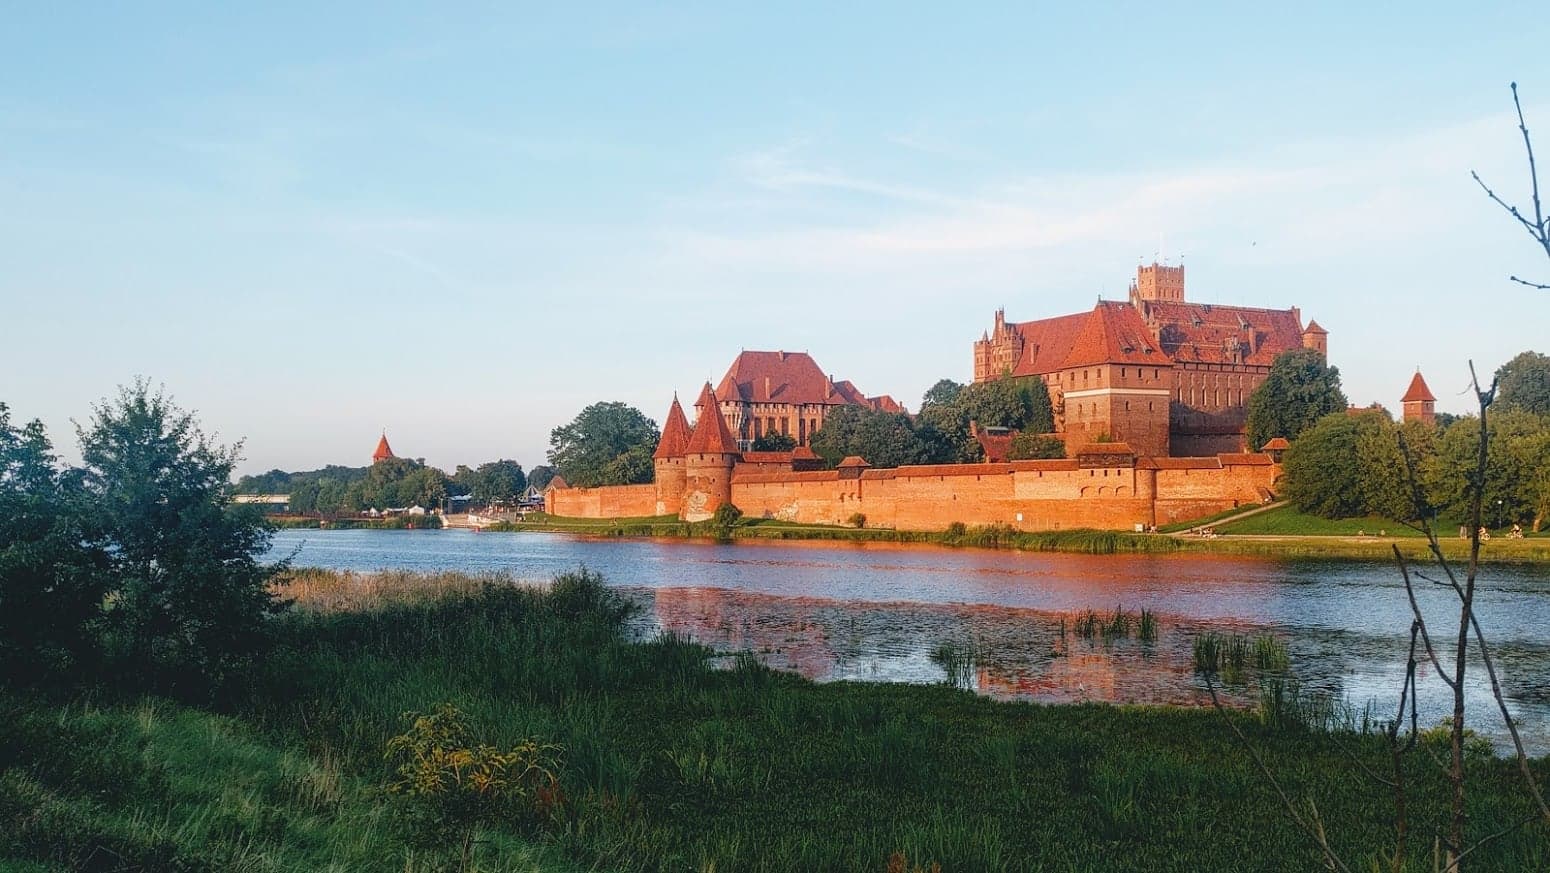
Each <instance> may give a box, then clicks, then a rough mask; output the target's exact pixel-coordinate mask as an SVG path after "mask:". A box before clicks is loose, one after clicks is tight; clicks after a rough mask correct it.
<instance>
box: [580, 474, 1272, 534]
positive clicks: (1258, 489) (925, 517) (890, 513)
mask: <svg viewBox="0 0 1550 873" xmlns="http://www.w3.org/2000/svg"><path fill="white" fill-rule="evenodd" d="M1159 464H1162V465H1164V468H1162V469H1158V468H1157V465H1159ZM1279 472H1280V467H1278V466H1275V465H1272V464H1270V463H1269V458H1268V457H1267V456H1264V455H1224V456H1221V457H1217V458H1194V459H1157V461H1155V462H1153V461H1150V460H1149V459H1142V460H1141V461H1139V462H1138V463H1137V464H1136V465H1134V466H1123V467H1107V468H1091V469H1089V468H1083V467H1079V466H1078V465H1077V462H1076V461H1074V460H1051V461H1013V462H1010V463H1004V464H951V465H942V466H915V467H900V468H898V469H892V470H867V471H866V472H864V473H863V474H862V475H861V476H860V478H843V477H842V476H841V475H840V474H839V473H838V472H836V471H833V470H824V471H816V472H800V473H798V472H749V471H739V472H737V473H736V474H735V475H733V477H732V481H731V500H732V503H733V504H734V505H735V506H737V507H738V508H739V509H741V510H742V511H743V512H744V513H745V514H746V515H749V516H752V517H755V518H779V519H783V520H787V521H795V522H805V523H810V524H847V523H848V522H849V520H850V518H851V516H852V515H854V514H855V513H858V512H859V513H861V514H863V515H865V516H866V523H867V526H868V527H882V528H897V529H900V530H924V531H935V530H942V529H944V528H946V527H947V526H948V525H949V524H952V523H953V522H963V523H964V524H970V525H983V524H1008V525H1011V526H1013V527H1016V528H1019V529H1022V530H1030V531H1032V530H1062V529H1066V530H1069V529H1073V528H1098V529H1108V530H1132V529H1134V527H1135V525H1138V524H1141V525H1148V524H1159V525H1161V524H1169V523H1171V522H1175V521H1181V520H1185V519H1190V518H1199V517H1201V516H1205V515H1210V514H1213V513H1216V512H1220V511H1222V510H1225V509H1231V508H1233V507H1236V506H1242V505H1253V504H1257V503H1259V502H1261V501H1262V500H1263V499H1264V497H1265V495H1266V494H1267V493H1269V492H1270V491H1271V490H1272V489H1273V487H1274V484H1275V477H1276V475H1278V474H1279ZM694 490H695V489H694V487H693V484H692V482H691V487H690V491H691V492H692V491H694ZM656 507H657V497H656V494H655V491H654V487H653V486H650V485H629V486H620V487H618V488H591V489H561V490H555V491H552V492H550V512H552V513H553V514H555V515H562V516H575V517H582V518H612V517H620V516H632V515H650V514H652V511H653V510H654V509H655V508H656ZM685 511H686V512H688V511H689V507H688V506H687V505H686V507H685ZM696 514H698V513H696Z"/></svg>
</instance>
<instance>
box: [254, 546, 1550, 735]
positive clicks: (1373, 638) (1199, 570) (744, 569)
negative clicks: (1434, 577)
mask: <svg viewBox="0 0 1550 873" xmlns="http://www.w3.org/2000/svg"><path fill="white" fill-rule="evenodd" d="M298 546H299V547H300V552H299V553H298V555H297V558H296V561H297V563H298V564H300V565H307V566H322V567H332V568H337V569H351V570H362V571H369V570H376V569H384V568H398V569H415V570H446V569H454V570H465V571H473V572H481V571H497V572H508V573H513V574H515V575H517V576H519V577H524V578H533V579H542V578H547V577H550V576H552V575H554V574H555V573H558V572H563V571H565V570H570V569H574V568H576V567H577V566H581V565H585V566H587V567H589V568H591V569H594V570H597V571H599V572H601V573H602V574H603V575H604V576H605V577H607V579H608V580H609V581H610V582H612V583H613V584H616V585H619V586H621V587H622V588H625V589H628V590H629V592H630V594H631V596H633V597H636V598H638V599H640V600H641V601H642V602H643V603H644V604H645V605H646V606H647V609H645V610H644V611H643V614H642V618H641V622H642V624H641V626H640V628H639V629H640V630H641V632H643V633H654V632H656V631H659V630H673V631H675V632H678V633H682V634H685V635H687V636H690V637H693V638H695V639H698V640H701V641H703V642H706V643H708V644H711V645H714V646H716V647H718V648H721V649H724V650H727V651H751V652H753V653H755V654H756V655H757V656H758V657H760V658H761V659H762V660H764V661H766V662H767V663H769V664H771V665H773V666H777V667H781V668H784V669H791V670H796V671H798V672H800V673H802V674H803V675H806V676H809V677H812V678H815V679H820V680H832V679H857V680H877V681H902V682H934V681H940V680H941V679H942V678H943V676H944V671H943V669H942V667H940V666H939V665H938V664H936V663H935V662H933V661H932V660H931V658H930V654H931V652H932V650H933V649H935V648H936V647H937V646H938V645H939V644H941V643H943V642H953V643H955V644H958V645H964V644H967V643H969V642H972V643H973V645H974V647H975V649H976V650H977V651H978V652H979V653H980V658H979V660H978V662H977V664H976V670H975V672H974V679H973V684H974V686H975V687H976V688H977V689H978V690H980V691H981V692H983V693H987V694H991V695H994V696H998V697H1006V698H1019V699H1034V700H1045V701H1074V700H1100V701H1114V702H1134V703H1182V704H1198V703H1200V702H1202V701H1203V699H1204V698H1203V691H1202V690H1201V689H1200V687H1199V685H1198V683H1197V682H1196V681H1195V679H1194V676H1193V673H1192V670H1191V665H1192V647H1193V639H1194V637H1195V636H1196V635H1197V634H1199V633H1201V632H1204V631H1207V630H1218V631H1230V632H1235V633H1253V634H1257V633H1273V634H1275V635H1276V636H1278V637H1280V638H1281V639H1283V640H1284V641H1285V642H1286V643H1287V645H1288V647H1289V649H1290V652H1291V656H1292V664H1293V673H1294V675H1295V676H1296V677H1297V678H1298V679H1299V680H1300V681H1301V682H1303V683H1304V684H1305V685H1306V686H1308V687H1310V688H1316V689H1319V690H1322V691H1326V692H1329V693H1332V694H1337V695H1342V696H1344V697H1345V698H1346V699H1347V700H1349V701H1351V702H1352V703H1354V704H1355V705H1357V706H1358V707H1360V706H1363V705H1366V704H1367V703H1368V702H1369V701H1373V702H1374V707H1375V710H1374V711H1375V712H1379V713H1387V712H1388V711H1389V710H1390V708H1391V707H1392V705H1393V697H1394V693H1395V689H1397V687H1398V682H1399V681H1400V678H1401V677H1402V675H1403V670H1404V655H1405V646H1406V643H1407V638H1408V637H1407V635H1408V628H1409V622H1410V613H1409V607H1408V604H1407V603H1406V599H1405V593H1404V587H1403V585H1402V583H1401V581H1400V580H1399V578H1398V576H1397V574H1396V573H1395V571H1394V569H1393V568H1392V567H1391V566H1389V565H1387V564H1383V563H1372V562H1351V561H1335V562H1332V561H1318V562H1309V561H1276V560H1269V559H1259V558H1233V557H1215V556H1201V555H1103V556H1090V555H1063V554H1043V553H1021V552H996V551H984V550H972V549H965V550H951V549H942V548H937V547H930V546H916V547H910V546H906V547H900V546H897V545H879V544H857V543H779V544H757V543H737V544H715V543H708V542H685V541H676V540H668V541H650V540H615V539H606V540H599V539H586V538H577V537H568V536H562V535H549V534H474V533H472V532H468V531H329V532H319V531H286V532H282V533H281V534H280V535H279V536H278V537H277V538H276V543H275V552H274V553H275V554H276V556H283V555H285V554H289V553H290V552H291V551H292V550H293V549H295V548H297V547H298ZM1417 594H1418V596H1419V599H1420V600H1421V603H1422V608H1423V611H1425V612H1426V613H1427V615H1428V617H1429V619H1433V622H1434V623H1433V626H1434V628H1442V627H1444V626H1445V622H1444V618H1443V617H1444V616H1446V615H1447V614H1448V610H1449V608H1450V601H1451V600H1452V594H1451V592H1449V591H1446V590H1443V589H1440V588H1437V587H1434V586H1430V585H1426V584H1424V583H1422V584H1421V585H1420V587H1419V589H1418V591H1417ZM1116 606H1123V607H1124V608H1125V609H1126V610H1127V611H1130V612H1136V611H1138V610H1140V609H1141V608H1143V607H1144V608H1147V609H1150V610H1152V611H1154V612H1155V613H1157V614H1158V616H1159V618H1160V620H1161V628H1162V629H1161V632H1160V634H1159V637H1158V639H1157V640H1156V641H1155V642H1151V643H1141V642H1139V641H1137V640H1134V639H1131V640H1123V641H1115V642H1112V643H1109V644H1105V643H1103V642H1102V641H1100V640H1081V639H1078V638H1076V637H1075V636H1074V634H1072V632H1071V623H1072V618H1073V617H1074V616H1075V615H1076V614H1079V613H1081V612H1083V611H1086V610H1088V609H1092V610H1095V611H1097V612H1099V613H1105V612H1111V611H1112V610H1113V609H1114V608H1115V607H1116ZM1477 607H1478V611H1479V615H1480V620H1481V622H1482V624H1483V625H1484V627H1485V628H1486V629H1487V633H1488V634H1489V635H1490V639H1491V641H1492V644H1493V648H1494V650H1495V652H1496V654H1497V662H1498V664H1497V666H1498V670H1499V671H1500V672H1501V673H1502V675H1503V683H1504V685H1505V687H1506V688H1507V689H1508V693H1509V697H1510V703H1511V705H1512V707H1513V709H1514V711H1515V712H1516V713H1517V715H1518V717H1519V718H1520V719H1521V720H1522V722H1523V727H1524V729H1526V730H1529V731H1530V736H1528V737H1526V739H1528V740H1530V741H1531V742H1532V744H1533V745H1534V747H1535V748H1536V749H1537V750H1538V751H1539V752H1540V753H1544V752H1550V581H1547V580H1546V578H1545V575H1544V574H1543V573H1539V572H1536V571H1531V570H1526V569H1520V568H1490V569H1489V570H1488V571H1487V572H1486V574H1485V577H1484V579H1483V587H1482V589H1481V592H1480V594H1479V596H1478V600H1477ZM1453 615H1454V616H1455V619H1454V620H1455V621H1456V615H1457V612H1456V609H1455V610H1454V611H1453ZM1062 619H1064V620H1065V623H1066V626H1067V634H1066V637H1065V638H1064V639H1062V638H1061V636H1060V633H1059V627H1060V623H1061V621H1062ZM1434 633H1435V634H1438V635H1440V636H1447V635H1449V634H1447V633H1444V632H1442V631H1440V630H1439V631H1434ZM1473 675H1474V676H1475V677H1477V678H1478V681H1477V682H1475V683H1472V684H1471V686H1470V687H1469V689H1468V691H1469V695H1468V696H1469V705H1470V710H1471V713H1472V718H1473V720H1474V721H1475V722H1476V723H1477V724H1479V725H1480V727H1481V729H1482V732H1487V733H1491V734H1492V735H1493V736H1495V737H1496V738H1497V739H1498V740H1500V739H1502V738H1504V731H1503V730H1502V729H1501V727H1500V718H1499V716H1496V715H1495V710H1494V702H1493V701H1492V700H1491V698H1490V688H1489V685H1488V684H1487V682H1486V681H1485V678H1484V673H1483V670H1481V669H1478V668H1476V669H1475V670H1474V671H1473ZM1421 685H1422V692H1423V694H1422V698H1421V702H1422V707H1423V708H1422V717H1423V720H1424V721H1426V722H1427V723H1429V724H1430V723H1435V722H1437V721H1438V720H1439V719H1441V718H1442V717H1443V715H1444V714H1445V713H1446V711H1447V709H1448V708H1449V707H1448V706H1447V705H1446V703H1445V700H1444V694H1443V692H1445V691H1446V689H1445V688H1443V686H1442V684H1441V683H1440V682H1437V681H1431V682H1426V681H1424V680H1423V681H1422V683H1421ZM1236 696H1237V697H1238V698H1239V699H1240V700H1241V699H1245V698H1246V692H1244V693H1239V694H1237V695H1236Z"/></svg>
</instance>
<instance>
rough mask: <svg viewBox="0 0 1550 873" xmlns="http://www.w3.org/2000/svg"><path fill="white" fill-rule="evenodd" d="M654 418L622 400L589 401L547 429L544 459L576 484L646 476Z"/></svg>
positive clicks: (627, 480)
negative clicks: (568, 419)
mask: <svg viewBox="0 0 1550 873" xmlns="http://www.w3.org/2000/svg"><path fill="white" fill-rule="evenodd" d="M660 436H661V434H660V433H659V432H658V430H657V425H656V422H654V421H652V420H651V419H649V418H647V417H646V415H645V414H644V413H642V412H641V411H640V410H638V409H636V408H634V407H633V406H629V405H627V404H624V403H617V402H613V403H594V404H592V405H591V406H588V407H587V408H586V409H583V410H581V412H580V414H578V415H577V416H576V418H575V420H574V421H572V422H571V423H570V424H566V425H562V426H560V427H557V428H555V429H554V431H553V432H552V433H550V435H549V463H550V464H553V465H554V467H555V469H556V470H557V471H558V472H559V474H560V475H561V476H564V477H565V481H566V482H568V483H569V484H571V485H573V486H577V487H582V488H592V487H596V486H598V485H635V484H641V483H645V482H650V481H651V476H652V463H651V453H652V452H653V451H655V450H656V445H657V440H658V438H659V437H660Z"/></svg>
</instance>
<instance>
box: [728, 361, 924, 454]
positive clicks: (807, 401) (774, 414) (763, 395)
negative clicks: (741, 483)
mask: <svg viewBox="0 0 1550 873" xmlns="http://www.w3.org/2000/svg"><path fill="white" fill-rule="evenodd" d="M714 399H715V408H719V409H720V410H721V415H722V417H723V418H724V419H725V420H726V424H727V427H728V428H730V429H731V431H732V434H733V435H734V438H735V439H736V441H737V443H738V445H739V447H741V448H743V449H748V448H749V447H750V446H752V444H753V443H754V442H755V441H756V440H758V439H759V438H760V437H763V436H765V435H766V434H777V433H778V434H781V435H783V436H789V437H791V438H792V439H793V440H795V441H796V444H797V445H799V446H805V445H807V444H808V443H809V441H810V440H811V439H812V435H813V434H814V433H817V431H818V429H819V428H821V427H823V422H824V419H825V418H827V417H828V415H829V413H830V412H831V411H833V410H834V409H836V408H838V407H841V406H865V407H867V408H868V409H876V410H882V411H885V412H903V411H904V407H903V406H901V405H899V403H898V402H897V401H895V400H894V399H893V398H892V397H889V396H888V395H886V394H884V395H881V396H878V397H867V396H866V395H864V394H862V393H861V391H860V390H858V389H857V388H856V386H855V385H853V384H851V383H850V381H849V380H845V381H840V382H836V381H835V380H834V377H833V376H826V375H824V372H823V370H822V369H820V368H819V366H818V363H817V362H816V361H814V360H813V358H812V356H811V355H809V354H807V353H806V352H750V351H744V352H742V353H741V354H739V355H738V356H737V357H736V358H735V359H734V360H733V361H732V366H730V367H728V368H727V373H726V375H725V376H723V377H722V378H721V382H720V384H718V385H717V386H716V389H715V391H714ZM702 401H703V398H702ZM701 412H702V413H703V412H704V410H703V409H702V410H701Z"/></svg>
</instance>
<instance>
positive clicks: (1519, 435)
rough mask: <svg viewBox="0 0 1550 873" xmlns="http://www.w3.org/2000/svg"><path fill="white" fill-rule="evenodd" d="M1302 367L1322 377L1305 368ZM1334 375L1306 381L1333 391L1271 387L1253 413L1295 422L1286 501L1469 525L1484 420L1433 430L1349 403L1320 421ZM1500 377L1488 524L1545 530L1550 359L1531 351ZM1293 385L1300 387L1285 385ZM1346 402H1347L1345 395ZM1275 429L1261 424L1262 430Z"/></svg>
mask: <svg viewBox="0 0 1550 873" xmlns="http://www.w3.org/2000/svg"><path fill="white" fill-rule="evenodd" d="M1277 363H1278V364H1279V363H1280V362H1279V361H1278V362H1277ZM1289 369H1290V368H1289ZM1295 369H1296V371H1297V372H1299V373H1302V374H1304V375H1309V374H1311V373H1312V371H1311V370H1308V369H1306V368H1305V367H1304V362H1297V365H1296V368H1295ZM1326 369H1327V371H1328V372H1325V373H1321V374H1313V375H1312V376H1311V377H1310V378H1305V379H1302V380H1301V381H1300V383H1298V384H1301V385H1304V386H1306V385H1310V384H1323V385H1324V386H1325V390H1324V392H1323V394H1317V393H1315V394H1303V395H1298V394H1296V392H1292V393H1291V394H1284V393H1280V392H1282V388H1281V387H1272V385H1271V383H1270V382H1269V381H1267V382H1266V383H1265V386H1263V387H1262V388H1261V391H1263V392H1265V394H1266V395H1267V399H1266V401H1265V402H1264V403H1261V404H1259V406H1257V407H1251V409H1252V408H1267V409H1268V408H1275V409H1277V410H1279V412H1277V414H1278V415H1281V416H1283V417H1284V418H1285V419H1287V421H1286V422H1282V423H1281V425H1279V426H1282V427H1286V428H1287V431H1284V432H1283V433H1284V435H1286V436H1287V437H1288V438H1289V439H1290V440H1291V448H1290V449H1288V450H1287V452H1286V455H1285V458H1284V459H1283V462H1284V465H1285V472H1284V474H1283V478H1282V482H1281V489H1282V492H1283V493H1284V495H1285V496H1286V497H1287V498H1288V499H1289V500H1291V501H1292V502H1293V503H1294V504H1295V505H1296V506H1297V507H1298V508H1299V509H1301V510H1303V511H1305V512H1310V513H1313V514H1315V515H1319V516H1323V517H1326V518H1351V517H1357V516H1364V515H1375V516H1381V517H1384V518H1389V519H1394V520H1397V521H1416V520H1418V519H1420V518H1423V517H1424V518H1429V519H1439V518H1441V519H1451V520H1453V521H1458V520H1461V519H1463V518H1464V517H1465V516H1466V510H1467V509H1468V500H1469V496H1470V487H1471V480H1470V475H1471V471H1472V470H1473V468H1474V466H1475V461H1476V452H1477V451H1478V448H1479V438H1480V419H1479V418H1478V417H1477V416H1473V415H1467V416H1450V415H1439V416H1438V417H1437V421H1436V422H1434V423H1430V424H1428V423H1425V422H1421V421H1406V422H1395V421H1393V420H1392V419H1391V418H1390V417H1389V416H1388V415H1387V414H1386V413H1384V412H1383V411H1381V410H1373V409H1370V410H1363V411H1359V412H1356V413H1354V414H1353V413H1350V412H1347V411H1346V410H1345V409H1344V408H1343V406H1342V408H1341V410H1340V411H1338V412H1333V413H1328V414H1320V413H1322V412H1323V410H1324V409H1326V408H1327V407H1328V405H1329V403H1328V396H1327V395H1328V393H1330V391H1331V390H1332V391H1333V392H1338V390H1339V374H1338V371H1335V370H1334V368H1332V367H1331V368H1326ZM1331 373H1332V374H1333V378H1332V379H1331V378H1330V374H1331ZM1496 379H1497V396H1496V399H1495V402H1494V404H1493V406H1492V410H1493V415H1492V416H1491V417H1490V419H1489V421H1488V424H1487V430H1488V436H1489V437H1490V441H1489V451H1488V457H1487V463H1486V472H1485V481H1484V483H1483V489H1484V492H1483V493H1484V500H1483V503H1482V512H1483V517H1484V520H1485V523H1486V525H1487V526H1489V527H1493V528H1500V527H1506V526H1508V525H1512V524H1519V525H1524V526H1526V527H1528V528H1529V529H1531V530H1538V529H1539V528H1541V527H1543V526H1544V524H1545V523H1546V520H1547V519H1550V357H1547V356H1545V355H1543V354H1540V353H1538V352H1532V351H1529V352H1524V353H1522V354H1520V355H1518V356H1516V357H1514V358H1513V359H1512V360H1511V361H1508V362H1507V363H1506V364H1503V365H1502V367H1501V368H1500V369H1498V370H1497V372H1496ZM1289 381H1292V382H1296V381H1297V380H1280V381H1279V382H1278V384H1279V385H1281V386H1283V387H1284V385H1285V384H1287V383H1288V382H1289ZM1299 396H1300V397H1301V399H1300V400H1298V399H1286V398H1287V397H1292V398H1296V397H1299ZM1256 398H1259V394H1258V393H1256ZM1340 400H1341V403H1342V404H1343V403H1344V395H1340ZM1294 420H1295V423H1293V424H1289V423H1287V422H1292V421H1294ZM1252 423H1253V418H1252V416H1251V424H1252ZM1266 426H1267V425H1265V424H1264V423H1263V422H1260V427H1261V428H1262V431H1261V432H1262V433H1263V432H1264V431H1263V428H1264V427H1266ZM1412 472H1413V473H1414V475H1413V476H1412V475H1411V474H1412Z"/></svg>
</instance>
